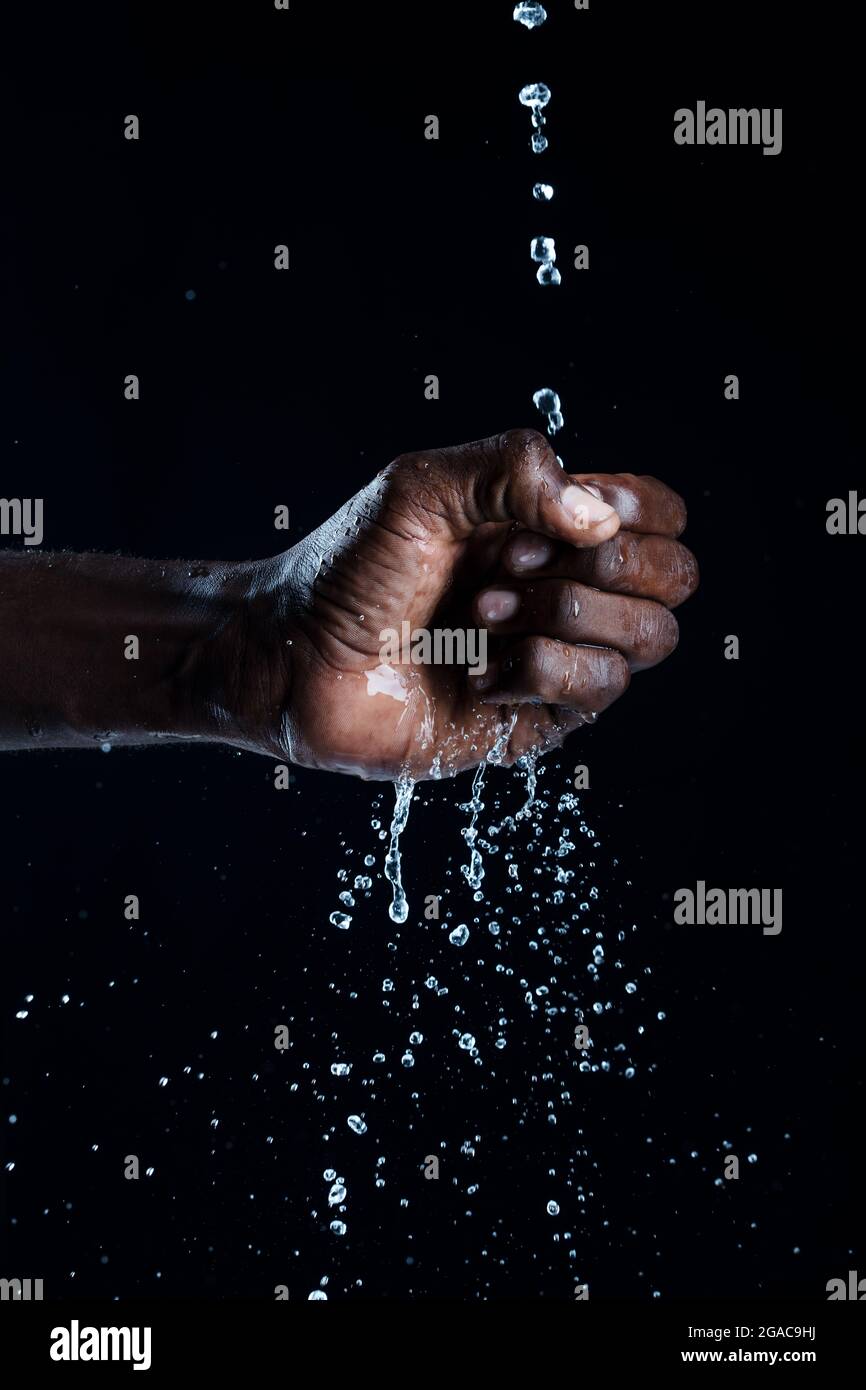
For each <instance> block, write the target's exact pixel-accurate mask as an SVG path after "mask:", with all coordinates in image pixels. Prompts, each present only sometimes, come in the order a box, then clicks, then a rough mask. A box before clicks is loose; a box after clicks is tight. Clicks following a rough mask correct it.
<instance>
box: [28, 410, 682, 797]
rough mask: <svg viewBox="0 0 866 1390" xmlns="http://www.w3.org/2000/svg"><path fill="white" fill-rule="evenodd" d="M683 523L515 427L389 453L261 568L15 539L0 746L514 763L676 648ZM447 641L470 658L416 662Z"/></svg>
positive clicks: (552, 741) (431, 765)
mask: <svg viewBox="0 0 866 1390" xmlns="http://www.w3.org/2000/svg"><path fill="white" fill-rule="evenodd" d="M685 520H686V513H685V507H684V505H683V502H682V500H681V498H679V497H678V496H677V495H676V493H674V492H672V491H671V490H670V489H669V488H667V487H665V486H664V484H663V483H660V482H658V481H657V480H656V479H654V478H647V477H636V476H634V475H633V474H615V475H598V476H597V475H591V474H579V473H578V474H569V473H565V472H563V470H562V468H561V467H560V465H559V463H558V462H557V460H556V457H555V455H554V454H553V452H552V450H551V448H550V446H549V444H548V443H547V441H546V440H545V439H544V437H543V436H541V435H539V434H536V433H534V432H533V431H529V430H512V431H509V432H508V433H506V434H502V435H498V436H495V437H493V438H491V439H485V440H481V441H479V442H478V443H475V444H465V445H461V446H459V447H457V448H452V449H432V450H429V451H427V452H422V453H417V454H405V455H402V456H401V457H400V458H398V459H396V460H395V461H394V462H393V463H392V464H390V465H389V466H388V467H387V468H386V469H384V471H383V472H382V473H380V474H379V476H378V477H377V478H375V479H374V480H373V482H371V483H370V484H369V485H368V486H367V487H365V488H363V489H362V491H361V492H359V493H358V494H357V495H356V496H355V497H353V498H352V499H351V501H349V502H347V503H346V504H345V506H343V507H342V508H341V509H340V511H338V512H337V513H336V514H335V515H334V516H333V517H331V519H330V520H329V521H326V522H325V523H324V525H323V526H320V527H319V529H318V530H317V531H314V532H313V533H312V534H311V535H309V536H307V537H306V539H305V540H303V541H301V542H300V544H298V545H296V546H294V547H293V548H292V549H291V550H289V551H286V552H285V553H283V554H281V555H277V556H274V557H272V558H270V559H267V560H260V561H251V562H243V563H238V564H232V563H225V562H207V561H205V562H198V563H185V564H184V563H179V562H175V563H173V564H169V563H166V562H155V561H145V560H126V559H121V558H118V557H116V556H103V555H59V556H45V555H39V556H33V555H32V553H30V554H22V553H21V552H5V553H4V554H2V556H0V742H2V746H5V747H7V748H21V747H39V746H42V747H60V746H78V747H80V746H85V745H90V746H93V745H94V743H99V742H104V741H108V742H111V743H139V744H140V743H152V742H155V741H158V740H163V741H167V740H178V739H200V740H205V741H212V742H223V743H228V744H231V745H233V746H235V747H241V748H245V749H249V750H252V751H254V752H259V753H263V754H267V755H269V756H272V757H276V758H280V759H282V758H287V759H291V760H292V761H294V762H297V763H300V764H302V765H304V766H306V767H318V768H327V769H330V770H333V771H340V772H348V773H354V774H356V775H358V776H361V777H367V778H396V777H399V776H400V775H402V774H404V773H407V774H409V775H410V776H411V777H413V778H416V779H417V778H424V777H430V776H449V775H452V774H454V773H457V772H460V771H461V770H462V769H463V768H466V767H471V766H474V765H477V764H478V763H479V762H480V761H481V760H482V759H483V758H484V757H486V756H487V754H488V753H490V751H491V750H492V749H494V747H495V746H496V747H497V750H498V753H501V757H502V761H503V762H505V763H510V762H513V761H514V760H515V758H518V757H520V756H521V755H522V754H525V753H527V752H528V751H530V750H531V749H533V748H537V749H539V750H544V749H546V748H550V747H553V746H556V745H558V744H560V743H561V742H562V741H563V739H564V738H565V737H566V735H567V734H568V733H569V732H570V731H571V730H573V729H575V728H577V727H578V726H579V725H580V724H583V723H587V722H591V721H592V720H594V719H595V718H596V717H597V715H598V714H599V713H600V712H601V711H602V710H604V709H606V708H607V706H608V705H610V704H611V703H612V702H613V701H614V700H615V699H617V698H618V696H620V695H621V694H622V693H623V691H624V690H625V689H626V687H627V685H628V683H629V679H630V675H631V672H632V671H637V670H641V669H642V668H644V667H648V666H653V665H655V663H656V662H658V661H661V660H663V658H664V657H666V656H669V655H670V653H671V652H672V651H673V649H674V647H675V646H676V643H677V623H676V620H675V619H674V617H673V615H672V613H671V609H672V608H675V607H676V606H677V604H679V603H681V602H682V601H683V599H685V598H687V597H688V596H689V594H691V593H692V592H693V590H694V588H695V586H696V584H697V565H696V563H695V560H694V557H693V556H692V554H691V553H690V551H688V550H687V549H686V548H685V546H683V545H681V544H680V542H679V541H678V540H677V539H676V538H677V537H678V536H679V535H680V533H681V531H682V530H683V527H684V526H685ZM442 632H447V634H448V635H449V638H451V639H453V638H454V637H455V635H457V636H466V637H467V639H468V640H467V641H466V643H465V646H466V650H467V652H469V653H472V654H474V656H475V658H476V659H475V661H474V662H473V664H472V665H470V666H467V665H466V664H452V661H451V659H450V658H449V657H446V658H445V659H440V660H436V659H435V655H434V659H430V656H429V655H427V656H425V652H427V653H433V654H435V653H436V652H437V651H438V652H439V653H440V657H441V651H442V650H443V649H442V648H437V645H436V640H435V639H436V635H437V634H438V633H442ZM389 634H391V638H389ZM393 634H410V635H411V637H413V638H414V637H415V636H416V634H421V635H422V636H423V635H424V634H427V635H428V636H430V638H431V643H430V645H429V646H425V644H424V642H423V641H422V642H421V643H420V645H417V646H416V645H415V644H414V643H413V644H412V646H411V647H410V648H408V649H407V647H406V645H405V644H403V645H402V646H400V645H399V644H398V647H397V650H396V654H395V648H394V644H393ZM130 635H134V636H135V637H136V639H137V640H136V644H135V647H134V652H135V653H136V654H135V655H134V657H133V659H128V658H129V657H130V644H129V640H128V639H129V637H130ZM419 653H420V657H419ZM481 653H483V655H484V658H485V660H478V657H479V655H480V654H481ZM452 654H453V641H452Z"/></svg>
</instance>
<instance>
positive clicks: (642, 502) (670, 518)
mask: <svg viewBox="0 0 866 1390" xmlns="http://www.w3.org/2000/svg"><path fill="white" fill-rule="evenodd" d="M569 477H571V478H573V479H574V480H575V482H576V483H579V484H580V486H581V487H584V488H591V489H593V490H594V491H595V492H596V493H597V495H598V496H599V497H600V498H601V499H602V501H603V502H607V504H608V506H610V507H613V509H614V511H615V512H616V514H617V516H618V517H619V519H620V522H621V523H622V525H623V527H624V528H626V529H627V530H629V531H639V532H640V533H641V534H642V535H655V536H672V537H675V536H679V535H681V534H682V532H683V531H684V530H685V529H686V504H685V502H684V501H683V499H682V498H681V497H680V495H679V493H678V492H674V490H673V488H669V487H668V486H667V485H666V484H665V483H662V482H660V481H659V479H658V478H652V477H650V476H649V475H648V474H642V475H641V476H638V474H637V473H571V474H569Z"/></svg>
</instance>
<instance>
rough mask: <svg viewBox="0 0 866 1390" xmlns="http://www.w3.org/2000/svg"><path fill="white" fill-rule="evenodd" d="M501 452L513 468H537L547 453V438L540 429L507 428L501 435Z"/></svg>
mask: <svg viewBox="0 0 866 1390" xmlns="http://www.w3.org/2000/svg"><path fill="white" fill-rule="evenodd" d="M499 447H500V451H501V453H502V454H503V455H504V457H505V459H506V460H507V462H508V463H509V465H510V466H511V467H512V468H517V469H521V470H522V469H529V468H537V467H538V465H539V463H541V462H542V460H543V459H544V458H545V457H546V455H547V448H548V445H547V440H546V439H545V437H544V435H543V434H539V432H538V430H529V429H516V430H506V431H505V433H504V434H502V435H500V437H499Z"/></svg>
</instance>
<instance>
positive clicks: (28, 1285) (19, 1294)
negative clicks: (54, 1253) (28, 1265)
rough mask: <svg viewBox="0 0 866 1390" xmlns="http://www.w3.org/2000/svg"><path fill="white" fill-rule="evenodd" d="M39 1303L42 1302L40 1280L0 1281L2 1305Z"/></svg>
mask: <svg viewBox="0 0 866 1390" xmlns="http://www.w3.org/2000/svg"><path fill="white" fill-rule="evenodd" d="M7 1300H8V1301H10V1302H12V1303H30V1302H31V1301H32V1302H35V1303H40V1302H41V1301H42V1280H41V1279H0V1301H2V1302H3V1303H5V1302H7Z"/></svg>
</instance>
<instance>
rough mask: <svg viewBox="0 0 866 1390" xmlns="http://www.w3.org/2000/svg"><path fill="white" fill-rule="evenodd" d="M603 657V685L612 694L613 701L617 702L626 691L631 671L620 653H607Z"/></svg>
mask: <svg viewBox="0 0 866 1390" xmlns="http://www.w3.org/2000/svg"><path fill="white" fill-rule="evenodd" d="M605 656H606V659H605V665H606V671H605V683H606V684H607V686H608V687H609V689H610V690H611V691H612V692H613V699H615V700H617V699H619V697H620V695H623V694H625V692H626V690H628V687H629V684H630V682H631V671H630V670H629V665H628V662H627V661H626V659H625V657H624V656H623V655H622V653H621V652H607V653H606V654H605Z"/></svg>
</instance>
